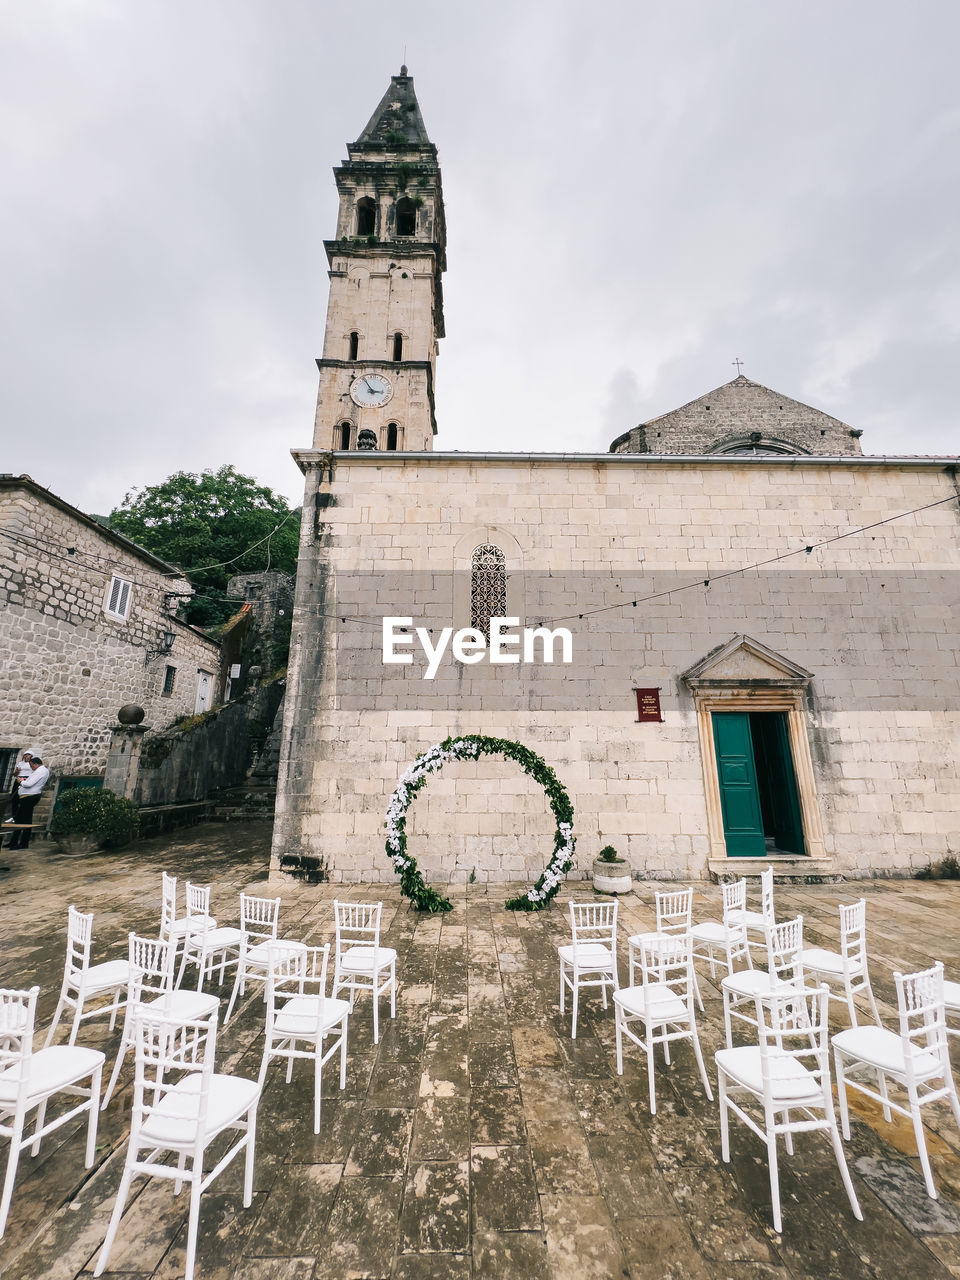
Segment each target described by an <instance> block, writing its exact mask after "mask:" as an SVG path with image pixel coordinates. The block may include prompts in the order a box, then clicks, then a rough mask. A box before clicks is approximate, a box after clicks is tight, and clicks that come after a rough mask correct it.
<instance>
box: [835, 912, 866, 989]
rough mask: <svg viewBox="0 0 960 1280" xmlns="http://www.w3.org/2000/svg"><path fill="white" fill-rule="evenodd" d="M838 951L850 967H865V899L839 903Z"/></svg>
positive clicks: (845, 963)
mask: <svg viewBox="0 0 960 1280" xmlns="http://www.w3.org/2000/svg"><path fill="white" fill-rule="evenodd" d="M840 953H841V955H842V956H843V961H844V965H845V966H846V967H847V968H849V969H851V970H854V971H855V970H857V969H866V967H867V900H866V898H861V899H860V901H859V902H851V903H849V904H848V905H846V906H844V905H843V903H841V904H840Z"/></svg>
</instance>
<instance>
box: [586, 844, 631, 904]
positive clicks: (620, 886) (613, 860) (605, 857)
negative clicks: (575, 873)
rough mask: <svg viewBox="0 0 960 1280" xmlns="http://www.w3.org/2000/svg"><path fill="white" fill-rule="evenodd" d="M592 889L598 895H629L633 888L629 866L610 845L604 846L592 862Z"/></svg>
mask: <svg viewBox="0 0 960 1280" xmlns="http://www.w3.org/2000/svg"><path fill="white" fill-rule="evenodd" d="M593 887H594V889H596V891H597V892H598V893H629V892H630V890H631V889H632V888H633V873H632V871H631V870H630V864H629V863H628V862H627V860H626V858H621V857H620V855H619V854H618V853H617V851H616V849H615V848H614V847H613V845H612V844H608V845H604V847H603V848H602V849H601V850H600V853H599V854H598V855H597V857H596V858H594V860H593Z"/></svg>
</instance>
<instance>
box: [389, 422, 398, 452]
mask: <svg viewBox="0 0 960 1280" xmlns="http://www.w3.org/2000/svg"><path fill="white" fill-rule="evenodd" d="M399 439H400V428H399V427H398V426H397V424H396V423H395V422H388V423H387V448H388V449H396V447H397V442H398V440H399Z"/></svg>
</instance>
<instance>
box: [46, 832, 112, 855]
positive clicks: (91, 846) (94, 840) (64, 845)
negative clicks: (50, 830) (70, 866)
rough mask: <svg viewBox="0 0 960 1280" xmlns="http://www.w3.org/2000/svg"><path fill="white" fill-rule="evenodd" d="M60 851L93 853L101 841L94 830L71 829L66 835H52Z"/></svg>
mask: <svg viewBox="0 0 960 1280" xmlns="http://www.w3.org/2000/svg"><path fill="white" fill-rule="evenodd" d="M54 840H56V842H57V846H58V847H59V849H60V852H61V853H74V854H77V853H80V854H82V853H95V852H96V851H97V849H99V848H100V845H101V843H102V840H101V837H100V836H99V835H97V834H96V833H95V832H89V831H73V832H70V833H69V834H68V835H62V836H54Z"/></svg>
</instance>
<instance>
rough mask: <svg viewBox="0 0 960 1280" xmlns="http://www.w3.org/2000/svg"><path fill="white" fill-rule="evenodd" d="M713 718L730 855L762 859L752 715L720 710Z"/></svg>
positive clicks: (762, 837)
mask: <svg viewBox="0 0 960 1280" xmlns="http://www.w3.org/2000/svg"><path fill="white" fill-rule="evenodd" d="M712 718H713V741H714V745H715V747H716V751H717V773H718V775H719V779H720V807H721V811H722V813H723V836H724V839H725V841H726V844H727V857H728V858H763V857H765V856H766V852H767V842H766V840H765V839H764V835H763V818H762V816H761V813H760V792H759V790H758V788H757V767H756V764H755V763H754V759H753V740H752V736H751V733H750V717H749V716H748V715H747V713H746V712H745V711H719V712H715V713H714V715H713V717H712Z"/></svg>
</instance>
